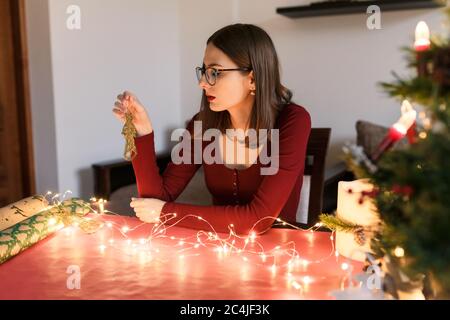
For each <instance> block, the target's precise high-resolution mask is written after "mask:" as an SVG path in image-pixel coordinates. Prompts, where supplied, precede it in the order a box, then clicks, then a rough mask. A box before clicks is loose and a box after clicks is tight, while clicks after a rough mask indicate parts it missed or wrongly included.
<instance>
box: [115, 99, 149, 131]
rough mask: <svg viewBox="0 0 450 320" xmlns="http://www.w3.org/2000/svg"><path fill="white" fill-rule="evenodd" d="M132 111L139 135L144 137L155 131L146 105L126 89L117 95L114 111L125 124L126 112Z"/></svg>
mask: <svg viewBox="0 0 450 320" xmlns="http://www.w3.org/2000/svg"><path fill="white" fill-rule="evenodd" d="M127 111H128V112H130V113H131V115H132V116H133V124H134V127H135V128H136V131H137V136H138V137H142V136H145V135H147V134H150V133H152V132H153V126H152V123H151V121H150V117H149V116H148V114H147V111H146V110H145V108H144V106H143V105H142V104H141V103H140V102H139V100H138V99H137V97H136V96H135V95H134V94H132V93H131V92H129V91H124V92H123V93H121V94H119V95H118V96H117V101H116V102H115V104H114V108H113V113H114V115H115V116H116V118H117V119H119V121H120V122H122V124H125V114H126V112H127Z"/></svg>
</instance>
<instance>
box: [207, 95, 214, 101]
mask: <svg viewBox="0 0 450 320" xmlns="http://www.w3.org/2000/svg"><path fill="white" fill-rule="evenodd" d="M206 98H207V99H208V101H209V102H211V101H214V99H216V97H214V96H206Z"/></svg>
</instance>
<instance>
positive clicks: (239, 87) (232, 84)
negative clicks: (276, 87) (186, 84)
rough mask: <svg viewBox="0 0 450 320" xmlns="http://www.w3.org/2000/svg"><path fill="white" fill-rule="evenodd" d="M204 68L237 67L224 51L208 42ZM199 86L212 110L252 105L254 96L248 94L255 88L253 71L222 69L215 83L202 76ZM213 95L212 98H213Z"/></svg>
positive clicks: (217, 110)
mask: <svg viewBox="0 0 450 320" xmlns="http://www.w3.org/2000/svg"><path fill="white" fill-rule="evenodd" d="M203 63H204V66H205V68H207V67H215V68H217V69H234V68H239V66H237V65H236V64H235V63H234V62H233V61H232V60H231V59H230V58H229V57H228V56H227V55H226V54H225V53H223V52H222V51H221V50H220V49H218V48H217V47H215V46H214V45H213V44H212V43H209V44H208V45H207V47H206V50H205V57H204V59H203ZM199 86H200V88H202V89H203V90H204V91H205V94H206V97H207V98H208V101H209V107H210V109H211V110H212V111H215V112H219V111H224V110H229V109H231V108H233V107H236V106H239V105H242V104H247V103H250V104H251V105H253V101H254V96H252V95H251V94H250V92H251V90H254V89H255V84H254V82H253V71H251V72H241V71H224V72H220V73H219V75H218V76H217V80H216V83H215V85H213V86H211V85H210V84H208V82H207V81H206V79H205V76H203V77H202V79H201V81H200V82H199ZM213 97H214V98H213Z"/></svg>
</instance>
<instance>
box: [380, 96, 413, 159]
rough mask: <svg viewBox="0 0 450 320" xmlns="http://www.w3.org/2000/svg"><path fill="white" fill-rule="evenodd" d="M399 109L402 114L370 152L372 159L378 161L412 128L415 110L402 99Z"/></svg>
mask: <svg viewBox="0 0 450 320" xmlns="http://www.w3.org/2000/svg"><path fill="white" fill-rule="evenodd" d="M401 110H402V116H401V117H400V119H398V121H397V122H396V123H394V125H393V126H392V127H391V128H390V129H389V132H388V134H387V135H386V137H385V138H384V139H383V141H381V143H380V144H379V146H378V147H377V149H376V150H375V152H374V153H373V154H372V156H371V159H372V161H374V162H376V161H378V159H379V158H380V157H381V156H382V155H383V154H384V153H385V152H386V151H387V150H389V149H390V148H391V147H392V146H393V145H394V144H395V143H396V142H397V141H399V140H400V139H402V138H403V137H404V136H405V135H406V134H407V133H408V131H409V130H410V129H411V128H413V126H414V124H415V122H416V116H417V112H416V111H415V110H414V108H413V107H412V106H411V104H410V103H409V101H408V100H404V101H403V103H402V107H401Z"/></svg>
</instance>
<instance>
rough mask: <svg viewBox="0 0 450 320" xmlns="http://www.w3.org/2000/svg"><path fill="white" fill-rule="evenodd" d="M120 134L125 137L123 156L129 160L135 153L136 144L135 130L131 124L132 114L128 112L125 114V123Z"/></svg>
mask: <svg viewBox="0 0 450 320" xmlns="http://www.w3.org/2000/svg"><path fill="white" fill-rule="evenodd" d="M122 135H123V136H124V137H125V151H124V154H123V157H124V159H125V160H127V161H131V160H133V159H134V157H136V155H137V150H136V145H135V143H134V138H135V137H136V135H137V131H136V128H135V126H134V124H133V115H132V114H131V113H130V112H127V113H126V114H125V124H124V126H123V129H122Z"/></svg>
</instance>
